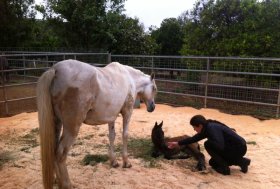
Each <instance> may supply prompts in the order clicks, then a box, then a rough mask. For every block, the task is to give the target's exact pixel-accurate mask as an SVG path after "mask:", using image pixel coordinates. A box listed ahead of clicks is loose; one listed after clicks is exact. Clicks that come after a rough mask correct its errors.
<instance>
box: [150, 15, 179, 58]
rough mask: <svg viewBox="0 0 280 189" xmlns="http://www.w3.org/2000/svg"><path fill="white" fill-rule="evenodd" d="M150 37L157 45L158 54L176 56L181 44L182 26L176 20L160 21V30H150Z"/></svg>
mask: <svg viewBox="0 0 280 189" xmlns="http://www.w3.org/2000/svg"><path fill="white" fill-rule="evenodd" d="M151 36H152V38H153V39H155V41H156V43H157V44H158V46H159V47H158V52H157V53H158V54H161V55H178V54H179V50H180V49H181V48H182V44H183V30H182V25H181V24H180V22H179V20H177V19H176V18H168V19H165V20H163V21H162V23H161V26H160V28H158V29H155V30H152V31H151Z"/></svg>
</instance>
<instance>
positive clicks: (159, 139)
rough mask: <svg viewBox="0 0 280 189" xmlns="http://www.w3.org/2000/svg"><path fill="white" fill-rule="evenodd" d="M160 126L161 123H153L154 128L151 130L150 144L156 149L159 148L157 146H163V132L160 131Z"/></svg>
mask: <svg viewBox="0 0 280 189" xmlns="http://www.w3.org/2000/svg"><path fill="white" fill-rule="evenodd" d="M162 124H163V121H162V122H161V123H160V124H158V123H157V122H155V126H154V128H153V130H152V135H151V137H152V142H153V143H154V145H155V146H157V147H159V145H162V144H164V132H163V130H162Z"/></svg>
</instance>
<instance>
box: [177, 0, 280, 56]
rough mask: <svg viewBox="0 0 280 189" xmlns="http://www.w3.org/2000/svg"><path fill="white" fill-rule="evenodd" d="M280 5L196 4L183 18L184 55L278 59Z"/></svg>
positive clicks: (247, 1) (239, 0)
mask: <svg viewBox="0 0 280 189" xmlns="http://www.w3.org/2000/svg"><path fill="white" fill-rule="evenodd" d="M279 15H280V2H279V1H277V0H271V1H257V0H236V1H231V0H218V1H213V0H211V1H204V0H200V1H198V2H197V3H196V6H195V7H194V9H193V11H191V12H190V13H188V14H187V15H186V16H187V17H188V18H189V22H187V23H186V25H185V28H184V33H185V37H184V45H183V48H182V49H181V53H182V54H183V55H208V56H258V57H267V56H272V57H279V53H278V52H279V50H280V44H279V37H280V35H279V32H278V31H279V27H280V20H279Z"/></svg>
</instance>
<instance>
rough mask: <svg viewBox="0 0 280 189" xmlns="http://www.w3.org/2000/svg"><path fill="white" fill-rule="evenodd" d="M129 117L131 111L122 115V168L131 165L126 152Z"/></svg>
mask: <svg viewBox="0 0 280 189" xmlns="http://www.w3.org/2000/svg"><path fill="white" fill-rule="evenodd" d="M130 118H131V113H129V114H124V115H123V135H122V138H123V149H122V158H123V168H130V167H132V165H131V163H130V162H129V160H128V153H127V141H128V127H129V122H130Z"/></svg>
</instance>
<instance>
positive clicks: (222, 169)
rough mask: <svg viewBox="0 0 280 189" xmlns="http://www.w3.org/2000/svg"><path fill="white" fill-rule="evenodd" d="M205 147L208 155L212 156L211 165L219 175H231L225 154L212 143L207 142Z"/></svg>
mask: <svg viewBox="0 0 280 189" xmlns="http://www.w3.org/2000/svg"><path fill="white" fill-rule="evenodd" d="M204 147H205V149H206V151H207V152H208V154H209V155H210V156H211V159H210V160H209V165H211V166H212V168H213V169H215V170H216V171H217V172H218V173H221V174H223V175H229V174H230V169H229V167H228V166H229V164H228V162H227V161H226V160H225V159H224V157H223V156H222V155H223V152H222V151H221V150H219V149H218V148H217V147H216V146H215V145H214V144H213V143H212V142H211V141H209V140H207V141H205V143H204Z"/></svg>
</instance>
